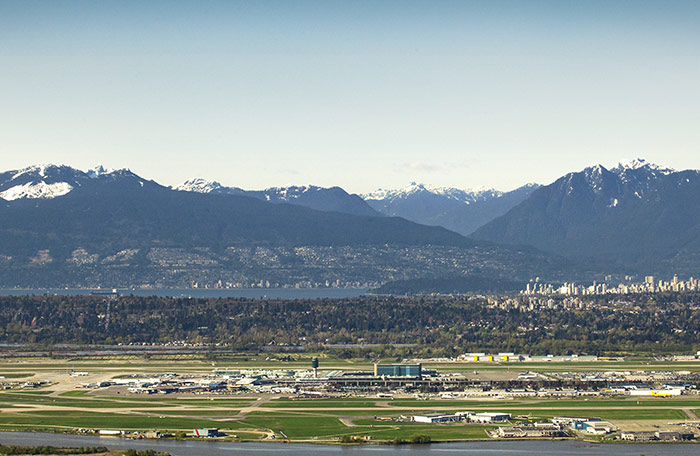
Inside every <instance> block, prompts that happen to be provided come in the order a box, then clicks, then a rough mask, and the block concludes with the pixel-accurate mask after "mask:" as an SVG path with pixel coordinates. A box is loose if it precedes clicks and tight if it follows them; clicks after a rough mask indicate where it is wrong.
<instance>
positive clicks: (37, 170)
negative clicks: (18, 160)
mask: <svg viewBox="0 0 700 456" xmlns="http://www.w3.org/2000/svg"><path fill="white" fill-rule="evenodd" d="M63 167H65V166H64V165H52V164H50V163H47V164H41V165H32V166H27V167H26V168H22V169H18V170H17V171H14V175H13V176H12V180H15V179H17V178H18V177H21V176H24V175H26V174H28V175H36V176H38V177H42V178H43V177H46V174H47V171H48V170H51V169H57V168H63Z"/></svg>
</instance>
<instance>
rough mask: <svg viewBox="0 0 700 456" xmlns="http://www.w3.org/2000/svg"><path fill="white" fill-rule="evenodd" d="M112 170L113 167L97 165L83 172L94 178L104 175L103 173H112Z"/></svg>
mask: <svg viewBox="0 0 700 456" xmlns="http://www.w3.org/2000/svg"><path fill="white" fill-rule="evenodd" d="M114 171H115V170H114V169H110V168H105V167H104V166H102V165H97V166H95V167H94V168H92V169H89V170H87V171H86V172H85V174H87V175H88V176H89V177H91V178H93V179H94V178H97V177H100V176H104V175H105V174H112V173H113V172H114Z"/></svg>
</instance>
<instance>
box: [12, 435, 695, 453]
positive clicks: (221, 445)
mask: <svg viewBox="0 0 700 456" xmlns="http://www.w3.org/2000/svg"><path fill="white" fill-rule="evenodd" d="M0 443H2V444H5V445H25V446H29V445H53V446H66V447H70V446H72V447H76V446H106V447H109V448H119V449H129V448H134V449H137V450H148V449H153V450H156V451H165V452H168V453H171V454H172V455H174V456H223V455H229V456H231V455H247V454H251V455H256V456H267V455H283V454H284V455H290V456H321V455H326V454H331V455H334V454H336V455H343V456H345V455H347V456H371V455H376V456H391V455H406V456H423V455H428V456H450V455H488V456H499V455H503V456H506V455H508V456H513V455H536V456H570V455H584V456H640V455H646V456H652V455H668V456H690V455H697V454H700V444H693V443H691V444H662V443H659V444H607V445H599V444H591V443H585V442H577V441H530V442H504V441H498V442H463V443H441V444H432V445H400V446H393V445H361V446H334V445H305V444H288V443H262V442H260V443H235V442H211V441H209V442H207V441H201V442H197V441H192V440H186V441H174V440H126V439H121V438H116V437H99V436H80V435H67V434H43V433H33V432H0Z"/></svg>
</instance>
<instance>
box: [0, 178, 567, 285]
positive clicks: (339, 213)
mask: <svg viewBox="0 0 700 456" xmlns="http://www.w3.org/2000/svg"><path fill="white" fill-rule="evenodd" d="M204 187H205V185H202V183H201V182H190V186H189V187H180V188H179V189H173V188H170V187H165V186H162V185H160V184H158V183H157V182H154V181H151V180H147V179H144V178H142V177H140V176H138V175H136V174H134V173H133V172H131V171H129V170H127V169H122V170H115V171H111V170H105V169H104V168H101V167H99V168H96V169H94V170H91V171H80V170H77V169H74V168H71V167H68V166H54V165H46V166H32V167H29V168H26V169H22V170H15V171H8V172H4V173H2V174H0V198H2V200H1V201H0V281H1V282H2V283H0V285H1V286H32V287H45V286H97V285H99V286H116V285H119V286H133V285H134V284H137V285H140V286H156V285H160V286H184V287H186V286H193V285H198V284H205V285H207V286H250V285H251V284H259V283H264V284H267V283H271V284H273V285H274V284H278V285H280V286H318V285H324V284H335V285H336V286H348V285H353V284H354V285H358V284H359V285H362V284H372V285H376V284H381V283H385V282H387V281H391V280H407V279H411V278H417V277H435V276H441V275H449V276H463V275H468V274H471V273H477V272H478V273H479V274H484V275H487V276H490V277H492V278H493V277H500V276H509V277H511V276H517V277H519V278H527V277H529V276H530V275H531V274H532V272H533V271H535V270H541V269H543V268H544V269H555V270H557V269H559V266H554V267H552V268H550V266H549V264H555V263H556V260H553V259H552V258H550V257H549V256H548V255H545V254H542V253H541V252H537V251H535V250H534V249H528V248H520V247H518V248H511V247H506V248H502V247H498V246H494V245H492V244H490V243H484V242H482V241H474V240H470V239H467V238H465V237H463V236H461V235H459V234H458V233H455V232H452V231H449V230H447V229H445V228H443V227H436V226H426V225H421V224H417V223H415V222H411V221H408V220H406V219H403V218H400V217H388V216H383V215H380V214H378V213H376V212H375V211H374V210H372V209H371V208H369V206H367V205H366V203H365V202H364V201H362V200H361V199H360V198H359V197H357V196H354V195H348V194H347V193H346V192H344V191H343V190H342V189H337V188H332V189H322V188H319V187H295V188H292V189H288V190H286V191H285V190H284V189H273V190H268V191H261V192H252V194H251V192H245V191H242V192H239V191H237V190H235V189H233V190H232V189H225V188H223V187H222V186H216V185H208V186H206V188H204ZM287 201H291V202H294V203H295V204H289V203H287ZM302 203H303V204H304V205H309V206H315V207H317V208H318V207H324V208H327V209H330V210H317V209H312V208H310V207H305V206H304V205H302ZM353 212H355V213H353ZM358 212H359V213H361V214H362V213H366V214H370V215H361V214H358Z"/></svg>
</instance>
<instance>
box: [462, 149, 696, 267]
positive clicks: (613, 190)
mask: <svg viewBox="0 0 700 456" xmlns="http://www.w3.org/2000/svg"><path fill="white" fill-rule="evenodd" d="M471 237H472V239H479V240H488V241H491V242H496V243H499V244H509V245H528V246H532V247H535V248H538V249H541V250H543V251H546V252H550V253H555V254H559V255H564V256H567V257H570V258H595V259H597V260H602V261H605V262H606V263H608V264H611V265H615V266H616V267H617V268H618V269H624V268H627V269H628V270H629V269H630V268H634V269H636V270H638V271H640V272H641V271H645V272H648V273H652V272H657V273H672V272H680V273H684V274H692V273H697V268H698V266H700V172H699V171H695V170H686V171H675V170H672V169H667V168H663V167H660V166H657V165H654V164H651V163H648V162H646V161H644V160H641V159H637V160H633V161H632V162H630V163H626V164H619V165H618V166H616V167H613V168H611V169H607V168H605V167H604V166H602V165H597V166H593V167H589V168H586V169H584V170H582V171H580V172H573V173H569V174H567V175H565V176H563V177H561V178H559V179H557V180H556V181H555V182H554V183H552V184H550V185H547V186H544V187H541V188H539V189H537V190H535V191H534V192H532V194H531V195H530V196H529V197H528V198H527V199H525V200H524V201H523V202H521V203H520V204H519V205H517V206H515V207H513V208H512V209H511V210H510V211H508V212H507V213H506V214H504V215H503V216H501V217H498V218H496V219H495V220H492V221H491V222H489V223H487V224H485V225H484V226H483V227H481V228H479V229H478V230H477V231H476V232H475V233H474V234H473V235H472V236H471Z"/></svg>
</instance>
